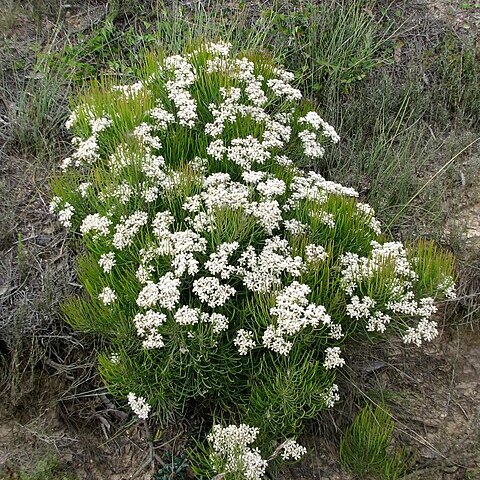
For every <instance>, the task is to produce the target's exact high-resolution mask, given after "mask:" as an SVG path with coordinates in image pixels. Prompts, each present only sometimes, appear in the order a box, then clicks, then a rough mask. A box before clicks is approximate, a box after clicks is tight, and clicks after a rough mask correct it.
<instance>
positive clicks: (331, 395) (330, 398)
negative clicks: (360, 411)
mask: <svg viewBox="0 0 480 480" xmlns="http://www.w3.org/2000/svg"><path fill="white" fill-rule="evenodd" d="M322 397H323V401H324V402H325V406H326V407H327V408H333V406H334V405H335V404H336V403H337V402H338V401H340V394H339V393H338V385H337V384H335V383H334V384H333V385H332V386H331V387H330V388H329V389H328V390H327V391H326V392H325V393H324V394H323V395H322Z"/></svg>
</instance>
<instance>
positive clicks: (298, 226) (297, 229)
mask: <svg viewBox="0 0 480 480" xmlns="http://www.w3.org/2000/svg"><path fill="white" fill-rule="evenodd" d="M283 225H284V227H285V230H286V231H287V232H289V233H291V234H292V235H301V234H302V233H305V232H307V231H308V225H305V224H304V223H302V222H300V221H298V220H296V219H295V218H293V219H292V220H285V221H284V222H283Z"/></svg>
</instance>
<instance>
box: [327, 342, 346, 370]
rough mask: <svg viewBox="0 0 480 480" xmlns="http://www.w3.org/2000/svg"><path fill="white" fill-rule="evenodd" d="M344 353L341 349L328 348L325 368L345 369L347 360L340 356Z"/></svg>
mask: <svg viewBox="0 0 480 480" xmlns="http://www.w3.org/2000/svg"><path fill="white" fill-rule="evenodd" d="M341 353H342V351H341V350H340V347H328V348H327V349H326V350H325V360H324V362H323V366H324V367H325V368H326V369H327V370H330V369H332V368H337V367H343V365H345V359H343V358H342V357H341V356H340V354H341Z"/></svg>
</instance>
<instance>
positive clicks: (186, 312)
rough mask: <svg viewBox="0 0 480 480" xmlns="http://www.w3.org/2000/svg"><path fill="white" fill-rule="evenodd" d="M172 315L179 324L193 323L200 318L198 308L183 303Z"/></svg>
mask: <svg viewBox="0 0 480 480" xmlns="http://www.w3.org/2000/svg"><path fill="white" fill-rule="evenodd" d="M174 317H175V321H176V322H177V323H178V324H179V325H195V324H196V323H198V322H199V320H200V310H199V309H198V308H191V307H189V306H188V305H184V306H183V307H181V308H180V309H178V310H177V311H176V312H175V315H174Z"/></svg>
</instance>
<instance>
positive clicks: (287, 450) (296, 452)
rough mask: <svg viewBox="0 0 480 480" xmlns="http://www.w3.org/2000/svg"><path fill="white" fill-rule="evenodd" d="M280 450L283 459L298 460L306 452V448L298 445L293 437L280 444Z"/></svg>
mask: <svg viewBox="0 0 480 480" xmlns="http://www.w3.org/2000/svg"><path fill="white" fill-rule="evenodd" d="M282 450H283V452H282V458H283V459H284V460H300V459H301V458H302V457H303V456H304V455H305V454H306V453H307V449H306V448H305V447H304V446H302V445H299V444H298V443H297V442H296V441H295V440H294V439H289V440H285V442H283V444H282Z"/></svg>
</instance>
